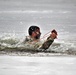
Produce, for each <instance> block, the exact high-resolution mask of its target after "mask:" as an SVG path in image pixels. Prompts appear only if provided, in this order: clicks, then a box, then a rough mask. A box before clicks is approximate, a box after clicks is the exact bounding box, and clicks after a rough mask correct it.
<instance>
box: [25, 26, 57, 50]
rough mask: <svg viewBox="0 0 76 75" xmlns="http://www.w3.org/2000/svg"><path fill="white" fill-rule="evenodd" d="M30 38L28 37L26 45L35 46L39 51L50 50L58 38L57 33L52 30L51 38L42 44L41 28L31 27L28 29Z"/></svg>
mask: <svg viewBox="0 0 76 75" xmlns="http://www.w3.org/2000/svg"><path fill="white" fill-rule="evenodd" d="M28 33H29V36H26V39H25V41H24V43H29V44H34V45H35V46H34V47H35V48H37V49H45V50H46V49H48V48H49V47H50V45H51V44H52V43H53V42H54V39H56V38H57V31H56V30H52V31H51V34H50V36H49V37H48V38H47V39H46V41H45V42H43V43H42V44H40V43H39V42H40V41H41V40H40V36H41V32H40V28H39V27H38V26H30V27H29V29H28Z"/></svg>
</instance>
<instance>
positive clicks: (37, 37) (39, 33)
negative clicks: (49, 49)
mask: <svg viewBox="0 0 76 75" xmlns="http://www.w3.org/2000/svg"><path fill="white" fill-rule="evenodd" d="M40 35H41V32H40V30H35V31H34V32H32V37H33V38H35V39H40Z"/></svg>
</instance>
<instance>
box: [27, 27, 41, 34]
mask: <svg viewBox="0 0 76 75" xmlns="http://www.w3.org/2000/svg"><path fill="white" fill-rule="evenodd" d="M37 29H38V30H39V29H40V28H39V27H38V26H30V27H29V29H28V33H29V35H32V32H33V31H35V30H37Z"/></svg>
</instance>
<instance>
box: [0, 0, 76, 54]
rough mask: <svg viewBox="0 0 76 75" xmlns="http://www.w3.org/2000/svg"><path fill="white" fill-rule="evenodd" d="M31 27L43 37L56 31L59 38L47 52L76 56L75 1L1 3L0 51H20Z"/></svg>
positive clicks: (6, 0)
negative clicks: (38, 29) (21, 44)
mask: <svg viewBox="0 0 76 75" xmlns="http://www.w3.org/2000/svg"><path fill="white" fill-rule="evenodd" d="M31 25H37V26H39V27H40V29H41V33H42V36H43V35H44V34H46V33H47V32H49V31H51V30H52V29H56V30H57V32H58V38H57V39H56V40H55V41H54V43H53V44H52V45H51V47H50V48H49V49H48V50H47V51H55V52H58V53H69V54H76V0H67V1H66V0H0V49H1V50H7V48H10V49H18V50H19V49H21V48H22V47H23V46H22V47H19V48H17V46H16V45H17V44H18V43H20V42H21V41H23V40H24V39H25V36H27V35H28V28H29V26H31ZM42 36H41V37H42ZM24 49H25V47H24ZM43 54H44V53H43Z"/></svg>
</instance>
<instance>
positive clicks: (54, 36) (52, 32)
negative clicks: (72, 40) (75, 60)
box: [51, 29, 58, 39]
mask: <svg viewBox="0 0 76 75" xmlns="http://www.w3.org/2000/svg"><path fill="white" fill-rule="evenodd" d="M57 35H58V34H57V31H56V30H55V29H53V30H52V31H51V37H52V38H53V39H56V38H57Z"/></svg>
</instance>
